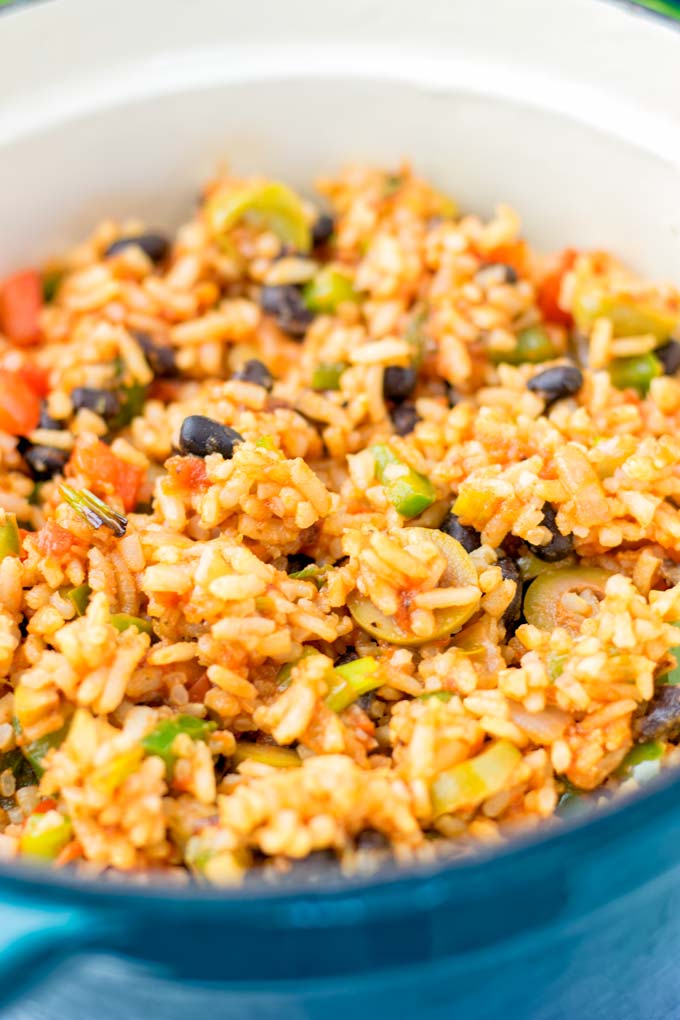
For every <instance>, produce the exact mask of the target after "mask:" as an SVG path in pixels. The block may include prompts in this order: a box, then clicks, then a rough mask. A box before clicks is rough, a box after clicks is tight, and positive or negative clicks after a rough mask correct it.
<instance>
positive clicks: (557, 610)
mask: <svg viewBox="0 0 680 1020" xmlns="http://www.w3.org/2000/svg"><path fill="white" fill-rule="evenodd" d="M609 577H611V574H610V573H609V572H608V571H607V570H602V569H601V568H600V567H563V568H561V569H557V570H552V571H547V572H546V573H545V574H540V575H539V576H538V577H537V578H536V579H535V580H534V581H532V582H531V584H530V585H529V587H528V589H527V593H526V595H525V596H524V615H525V617H526V619H527V622H528V623H531V624H533V625H534V627H539V628H540V629H541V630H554V629H555V627H566V629H567V630H571V631H574V632H575V631H578V629H579V627H580V623H581V619H580V617H578V616H577V615H576V614H575V613H573V612H571V611H570V610H569V608H568V607H567V606H565V605H564V602H563V599H564V596H565V595H571V594H574V595H580V594H581V592H585V591H589V592H592V593H593V594H594V595H595V596H596V597H597V598H598V599H602V598H604V587H605V584H606V583H607V579H608V578H609Z"/></svg>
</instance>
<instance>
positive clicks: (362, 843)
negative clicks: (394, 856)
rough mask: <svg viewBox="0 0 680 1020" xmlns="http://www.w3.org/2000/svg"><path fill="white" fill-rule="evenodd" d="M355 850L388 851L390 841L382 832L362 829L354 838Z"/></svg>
mask: <svg viewBox="0 0 680 1020" xmlns="http://www.w3.org/2000/svg"><path fill="white" fill-rule="evenodd" d="M355 842H356V847H357V850H389V849H390V841H389V839H388V838H387V836H386V835H385V833H384V832H379V831H378V830H377V829H362V831H361V832H360V833H359V835H358V836H357V837H356V840H355Z"/></svg>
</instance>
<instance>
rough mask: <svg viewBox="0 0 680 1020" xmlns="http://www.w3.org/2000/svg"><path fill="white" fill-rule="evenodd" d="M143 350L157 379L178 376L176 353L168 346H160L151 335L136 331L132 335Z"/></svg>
mask: <svg viewBox="0 0 680 1020" xmlns="http://www.w3.org/2000/svg"><path fill="white" fill-rule="evenodd" d="M132 335H133V336H134V338H135V340H136V341H137V343H138V344H139V346H140V347H141V348H142V351H143V353H144V357H145V358H146V360H147V362H148V365H149V368H150V369H151V371H152V372H153V374H154V375H155V376H156V378H157V379H170V378H172V377H173V376H175V375H177V360H176V358H175V352H174V350H173V349H172V347H170V346H169V345H168V344H159V343H158V341H156V340H154V338H153V337H152V336H151V335H150V334H149V333H144V332H143V331H142V330H135V331H134V332H133V334H132Z"/></svg>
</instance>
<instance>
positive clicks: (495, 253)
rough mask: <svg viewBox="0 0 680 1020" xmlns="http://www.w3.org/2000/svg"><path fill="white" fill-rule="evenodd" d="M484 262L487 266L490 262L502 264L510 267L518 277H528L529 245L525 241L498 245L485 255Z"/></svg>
mask: <svg viewBox="0 0 680 1020" xmlns="http://www.w3.org/2000/svg"><path fill="white" fill-rule="evenodd" d="M484 262H485V263H486V264H487V265H488V264H489V263H491V262H502V263H503V264H504V265H506V266H512V268H513V269H514V270H515V272H516V273H517V275H518V276H529V274H530V271H531V258H530V255H529V245H528V244H527V243H526V241H512V242H511V243H510V244H499V245H497V246H496V247H495V248H492V249H491V251H487V252H486V253H485V255H484Z"/></svg>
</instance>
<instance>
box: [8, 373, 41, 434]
mask: <svg viewBox="0 0 680 1020" xmlns="http://www.w3.org/2000/svg"><path fill="white" fill-rule="evenodd" d="M39 419H40V398H39V397H38V394H37V393H36V392H35V390H33V389H32V388H31V387H30V386H29V385H28V383H27V382H26V381H25V380H24V379H22V378H21V375H20V374H19V373H18V372H9V371H7V370H5V369H0V430H2V431H3V432H9V434H10V436H25V435H26V433H27V432H32V431H33V429H34V428H35V427H36V425H37V424H38V421H39Z"/></svg>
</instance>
